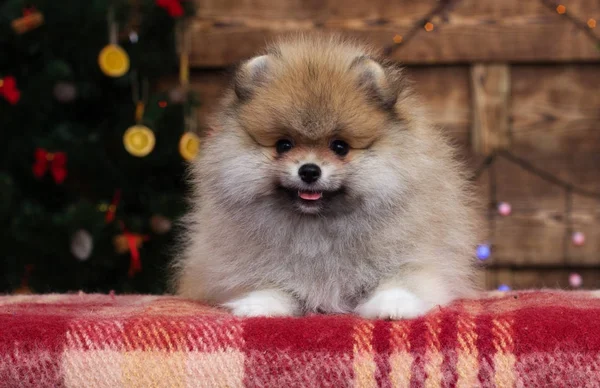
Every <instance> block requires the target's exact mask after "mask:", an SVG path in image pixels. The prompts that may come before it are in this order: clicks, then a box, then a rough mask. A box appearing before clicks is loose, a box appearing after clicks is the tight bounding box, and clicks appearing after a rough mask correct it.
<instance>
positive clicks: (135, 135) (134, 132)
mask: <svg viewBox="0 0 600 388" xmlns="http://www.w3.org/2000/svg"><path fill="white" fill-rule="evenodd" d="M155 143H156V138H155V137H154V132H152V130H151V129H150V128H148V127H146V126H143V125H134V126H133V127H130V128H128V129H127V131H125V134H124V135H123V144H124V145H125V149H126V150H127V152H129V153H130V154H131V155H133V156H139V157H143V156H146V155H148V154H149V153H150V152H152V150H153V149H154V144H155Z"/></svg>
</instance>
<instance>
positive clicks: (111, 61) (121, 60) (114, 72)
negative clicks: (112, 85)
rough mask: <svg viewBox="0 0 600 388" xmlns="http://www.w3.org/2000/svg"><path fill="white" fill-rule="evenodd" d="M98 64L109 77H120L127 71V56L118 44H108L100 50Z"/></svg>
mask: <svg viewBox="0 0 600 388" xmlns="http://www.w3.org/2000/svg"><path fill="white" fill-rule="evenodd" d="M98 64H99V65H100V69H101V70H102V72H103V73H104V74H106V75H108V76H109V77H121V76H123V75H125V73H127V72H128V71H129V56H128V55H127V52H126V51H125V50H123V49H122V48H121V47H120V46H118V45H116V44H109V45H107V46H105V47H104V48H103V49H102V51H100V55H99V56H98Z"/></svg>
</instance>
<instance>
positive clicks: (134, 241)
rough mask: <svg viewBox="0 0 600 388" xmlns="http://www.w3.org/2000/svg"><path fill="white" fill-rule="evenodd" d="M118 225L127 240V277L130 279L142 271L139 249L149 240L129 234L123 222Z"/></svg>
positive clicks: (146, 237) (138, 235)
mask: <svg viewBox="0 0 600 388" xmlns="http://www.w3.org/2000/svg"><path fill="white" fill-rule="evenodd" d="M120 225H121V229H122V230H123V235H124V236H125V239H126V240H127V246H128V247H129V253H130V260H129V272H128V273H127V275H128V276H129V277H130V278H132V277H134V276H135V274H136V273H138V272H140V271H141V270H142V260H141V258H140V250H139V247H140V246H141V245H142V242H143V241H148V240H149V239H150V238H149V237H148V236H143V235H140V234H136V233H131V232H129V231H128V230H127V228H126V227H125V224H124V223H123V221H121V222H120Z"/></svg>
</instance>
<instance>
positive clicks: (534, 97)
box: [511, 64, 600, 189]
mask: <svg viewBox="0 0 600 388" xmlns="http://www.w3.org/2000/svg"><path fill="white" fill-rule="evenodd" d="M512 79H513V84H512V101H511V122H512V133H511V135H512V139H513V142H514V145H515V146H516V147H519V148H520V149H521V151H523V152H527V153H531V152H543V153H545V154H554V155H556V154H558V155H567V154H581V153H585V154H595V155H600V92H599V91H600V67H598V66H597V65H585V64H569V65H564V66H513V69H512ZM591 161H592V160H590V162H591ZM594 161H595V162H599V161H600V159H597V158H596V159H595V160H594ZM595 165H596V166H598V163H596V164H595ZM597 182H598V181H597ZM598 188H599V189H600V185H599V186H598Z"/></svg>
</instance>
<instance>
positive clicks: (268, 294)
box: [223, 290, 299, 317]
mask: <svg viewBox="0 0 600 388" xmlns="http://www.w3.org/2000/svg"><path fill="white" fill-rule="evenodd" d="M223 307H225V308H227V309H229V310H231V312H232V314H233V315H237V316H240V317H281V316H293V315H298V313H299V308H298V302H296V300H295V299H294V298H293V297H292V296H291V295H287V294H285V293H283V292H281V291H275V290H261V291H252V292H250V293H248V294H246V295H244V296H242V297H241V298H238V299H234V300H231V301H229V302H227V303H224V304H223Z"/></svg>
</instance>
